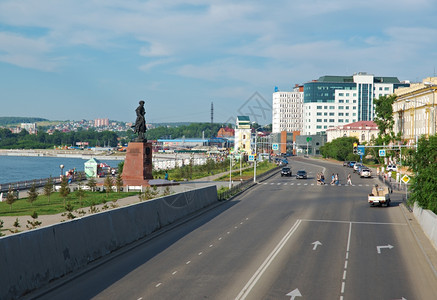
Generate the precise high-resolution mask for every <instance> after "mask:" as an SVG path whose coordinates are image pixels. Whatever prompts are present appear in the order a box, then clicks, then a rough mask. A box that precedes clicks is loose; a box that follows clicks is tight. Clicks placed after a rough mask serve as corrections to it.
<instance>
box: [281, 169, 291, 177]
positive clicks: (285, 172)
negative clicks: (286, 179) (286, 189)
mask: <svg viewBox="0 0 437 300" xmlns="http://www.w3.org/2000/svg"><path fill="white" fill-rule="evenodd" d="M282 176H290V177H291V169H290V168H289V167H283V168H282V170H281V177H282Z"/></svg>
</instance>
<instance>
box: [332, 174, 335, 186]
mask: <svg viewBox="0 0 437 300" xmlns="http://www.w3.org/2000/svg"><path fill="white" fill-rule="evenodd" d="M334 184H335V174H334V173H332V176H331V185H334Z"/></svg>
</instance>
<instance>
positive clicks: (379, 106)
mask: <svg viewBox="0 0 437 300" xmlns="http://www.w3.org/2000/svg"><path fill="white" fill-rule="evenodd" d="M396 98H397V96H396V95H394V94H392V95H390V96H381V97H379V98H378V99H374V100H373V103H374V104H375V119H374V121H375V123H376V125H378V130H379V134H378V137H379V138H381V141H382V143H383V144H384V145H387V144H389V143H390V142H391V141H394V140H395V134H394V131H393V126H394V124H395V121H394V118H393V103H394V102H395V101H396Z"/></svg>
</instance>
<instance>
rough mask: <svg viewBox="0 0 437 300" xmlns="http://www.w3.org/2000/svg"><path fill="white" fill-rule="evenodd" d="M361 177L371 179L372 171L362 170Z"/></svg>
mask: <svg viewBox="0 0 437 300" xmlns="http://www.w3.org/2000/svg"><path fill="white" fill-rule="evenodd" d="M360 177H366V178H371V177H372V171H371V170H370V169H368V168H362V169H361V172H360Z"/></svg>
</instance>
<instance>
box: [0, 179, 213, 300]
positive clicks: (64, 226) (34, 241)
mask: <svg viewBox="0 0 437 300" xmlns="http://www.w3.org/2000/svg"><path fill="white" fill-rule="evenodd" d="M217 201H218V200H217V189H216V186H210V187H206V188H201V189H197V190H192V191H188V192H184V193H178V194H174V195H170V196H167V197H162V198H158V199H154V200H150V201H147V202H141V203H137V204H133V205H130V206H126V207H121V208H117V209H113V210H110V211H105V212H101V213H97V214H93V215H90V216H86V217H82V218H79V219H74V220H71V221H67V222H65V223H59V224H56V225H51V226H47V227H43V228H39V229H35V230H32V231H26V232H22V233H18V234H15V235H11V236H7V237H2V238H0V299H14V298H19V297H20V296H22V295H24V294H25V293H27V292H29V291H32V290H35V289H37V288H40V287H42V286H44V285H46V284H47V283H49V282H50V281H52V280H55V279H58V278H60V277H62V276H65V275H67V274H68V273H71V272H73V271H76V270H79V269H81V268H83V267H84V266H86V265H87V264H88V263H90V262H92V261H94V260H96V259H99V258H101V257H103V256H105V255H107V254H109V253H111V252H113V251H115V250H117V249H120V248H121V247H123V246H126V245H127V244H130V243H132V242H134V241H136V240H138V239H141V238H143V237H145V236H147V235H149V234H151V233H153V232H155V231H157V230H158V229H160V228H162V227H164V226H166V225H169V224H171V223H173V222H175V221H178V220H180V219H182V218H184V217H185V216H187V215H189V214H191V213H194V212H196V211H198V210H200V209H202V208H204V207H207V206H209V205H211V204H213V203H215V202H217Z"/></svg>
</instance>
